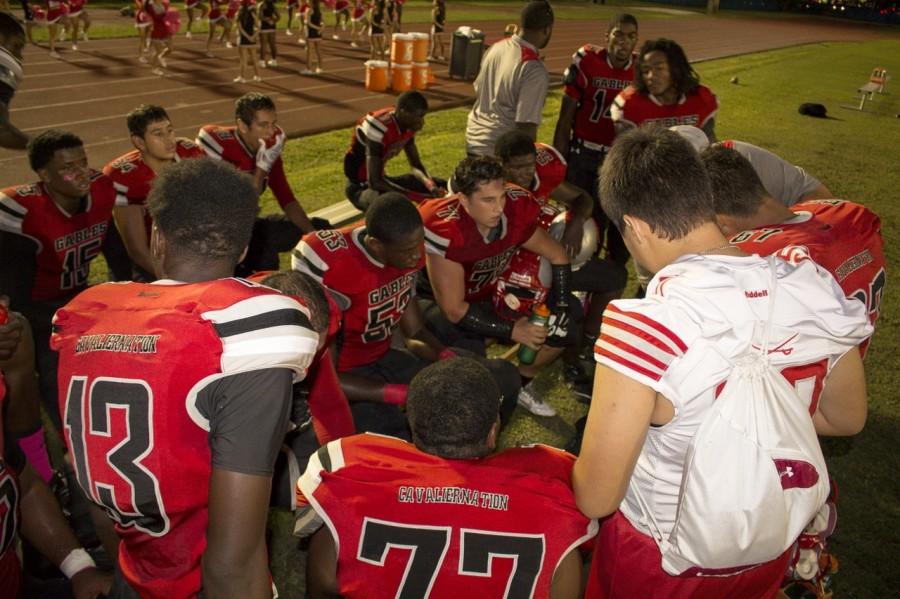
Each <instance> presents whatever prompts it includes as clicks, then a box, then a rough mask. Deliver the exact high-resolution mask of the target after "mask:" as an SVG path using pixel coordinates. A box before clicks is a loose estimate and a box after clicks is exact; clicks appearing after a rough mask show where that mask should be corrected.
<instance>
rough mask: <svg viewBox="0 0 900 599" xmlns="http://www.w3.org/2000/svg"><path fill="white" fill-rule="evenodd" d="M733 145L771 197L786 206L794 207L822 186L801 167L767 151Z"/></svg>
mask: <svg viewBox="0 0 900 599" xmlns="http://www.w3.org/2000/svg"><path fill="white" fill-rule="evenodd" d="M732 144H733V145H732V147H733V148H734V149H735V150H737V151H738V152H740V153H741V154H742V155H743V156H744V157H745V158H746V159H747V160H749V161H750V164H752V165H753V170H755V171H756V174H757V175H758V176H759V179H760V181H762V184H763V187H765V188H766V191H768V192H769V195H771V196H772V197H773V198H775V199H776V200H778V201H779V202H781V203H782V204H784V205H785V206H793V205H794V204H796V203H797V202H799V201H800V200H801V199H802V198H803V196H805V195H806V194H808V193H809V192H811V191H812V190H814V189H816V188H817V187H818V186H819V185H821V184H822V183H821V182H820V181H819V180H818V179H816V178H815V177H811V176H810V175H809V174H808V173H807V172H806V171H805V170H803V169H802V168H800V167H799V166H794V165H793V164H791V163H790V162H788V161H787V160H784V159H783V158H781V157H780V156H778V155H776V154H773V153H772V152H770V151H768V150H766V149H763V148H760V147H758V146H754V145H753V144H748V143H745V142H740V141H734V142H732Z"/></svg>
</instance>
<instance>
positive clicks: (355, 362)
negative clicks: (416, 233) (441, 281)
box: [291, 226, 425, 372]
mask: <svg viewBox="0 0 900 599" xmlns="http://www.w3.org/2000/svg"><path fill="white" fill-rule="evenodd" d="M365 235H366V229H365V227H354V226H350V227H345V228H343V229H340V230H337V231H334V230H326V231H316V232H315V233H309V234H307V235H304V236H303V239H301V240H300V243H298V244H297V247H296V248H295V249H294V251H293V255H292V258H291V263H292V265H293V268H294V269H295V270H299V271H301V272H305V273H307V274H309V275H311V276H312V277H314V278H315V279H316V280H317V281H319V282H320V283H322V285H324V286H325V287H327V288H328V289H329V290H330V291H331V292H332V295H334V296H336V298H337V301H338V305H339V307H340V309H341V312H342V314H343V326H342V337H343V340H342V341H341V345H340V354H339V356H338V372H344V371H347V370H350V369H351V368H356V367H357V366H364V365H366V364H372V363H373V362H375V361H377V360H378V359H380V358H381V357H382V356H384V354H386V353H387V352H388V350H390V348H391V336H392V335H393V333H394V329H395V328H396V327H397V323H399V322H400V317H401V316H403V312H405V311H406V307H407V305H409V302H410V300H411V299H412V298H413V296H414V295H415V289H416V276H417V274H418V272H419V271H420V270H421V269H422V267H423V266H425V254H424V252H423V253H422V255H421V260H420V261H419V264H418V265H416V266H415V267H414V268H406V269H401V268H395V267H393V266H389V265H387V264H382V263H381V262H379V261H378V259H376V258H375V257H374V256H372V254H370V253H369V251H368V250H367V249H366V248H365V245H364V244H363V238H364V237H365Z"/></svg>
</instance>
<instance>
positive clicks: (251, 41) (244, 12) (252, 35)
mask: <svg viewBox="0 0 900 599" xmlns="http://www.w3.org/2000/svg"><path fill="white" fill-rule="evenodd" d="M235 22H236V23H237V33H238V56H239V58H240V61H241V74H240V75H238V76H237V77H235V78H234V82H235V83H244V82H245V81H247V80H246V79H244V71H245V69H246V68H247V64H248V63H249V64H251V65H253V80H254V81H262V79H261V78H260V76H259V65H258V64H257V62H256V44H257V42H258V32H259V22H258V21H257V17H256V10H255V9H254V7H253V5H252V4H251V0H243V2H241V7H240V9H238V12H237V16H236V19H235Z"/></svg>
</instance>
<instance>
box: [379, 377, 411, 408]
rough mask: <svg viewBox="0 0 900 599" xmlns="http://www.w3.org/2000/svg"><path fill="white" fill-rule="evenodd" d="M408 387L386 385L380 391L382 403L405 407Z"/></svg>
mask: <svg viewBox="0 0 900 599" xmlns="http://www.w3.org/2000/svg"><path fill="white" fill-rule="evenodd" d="M408 390H409V385H395V384H391V383H388V384H387V385H385V386H384V387H383V389H382V391H381V393H382V397H383V398H384V403H389V404H394V405H395V406H402V405H406V393H407V391H408Z"/></svg>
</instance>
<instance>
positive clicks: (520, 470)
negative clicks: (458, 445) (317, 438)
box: [297, 434, 597, 599]
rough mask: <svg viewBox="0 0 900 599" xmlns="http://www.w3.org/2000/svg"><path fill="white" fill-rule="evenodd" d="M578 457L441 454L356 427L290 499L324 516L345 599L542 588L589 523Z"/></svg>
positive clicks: (318, 460) (314, 465)
mask: <svg viewBox="0 0 900 599" xmlns="http://www.w3.org/2000/svg"><path fill="white" fill-rule="evenodd" d="M574 462H575V459H574V457H573V456H571V455H570V454H567V453H565V452H563V451H560V450H557V449H553V448H550V447H545V446H534V447H525V448H518V449H509V450H506V451H503V452H501V453H497V454H494V455H491V456H488V457H485V458H481V459H472V460H448V459H444V458H440V457H437V456H433V455H430V454H427V453H424V452H422V451H419V450H418V449H416V447H415V446H414V445H412V444H410V443H407V442H405V441H401V440H399V439H393V438H390V437H383V436H380V435H369V434H364V435H355V436H353V437H347V438H344V439H340V440H338V441H332V442H331V443H329V444H328V445H326V446H325V447H323V448H321V449H320V450H319V451H318V452H317V453H316V454H315V455H314V456H313V457H312V458H310V460H309V466H308V467H307V469H306V472H305V473H304V475H303V476H302V477H300V480H299V481H298V483H297V487H298V493H297V496H298V500H299V501H298V504H299V505H300V506H302V507H306V505H307V504H308V505H309V506H310V507H311V508H312V509H314V510H315V512H317V515H318V516H319V517H320V518H321V519H322V520H324V521H325V522H327V523H328V528H329V530H330V531H331V534H332V535H334V537H335V544H336V546H337V548H338V556H337V559H338V566H337V580H338V588H339V591H340V594H341V595H342V596H344V597H347V598H348V599H354V598H358V597H366V598H367V599H372V598H376V597H422V598H430V599H442V598H448V599H457V598H459V597H466V596H470V597H516V598H530V597H549V596H550V583H551V581H552V579H553V574H554V572H555V571H556V568H557V566H558V565H559V563H560V562H561V561H562V559H563V558H564V557H565V556H566V555H568V554H569V552H571V551H575V550H577V547H578V546H579V545H580V544H581V543H583V542H585V541H587V540H588V539H590V538H592V537H593V536H594V535H595V534H596V532H597V523H596V522H595V521H594V520H591V519H589V518H587V517H585V516H584V515H583V514H582V513H581V512H580V511H579V510H578V507H577V506H576V505H575V497H574V494H573V492H572V484H571V474H572V465H573V464H574ZM306 509H309V508H306ZM301 517H302V516H301Z"/></svg>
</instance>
